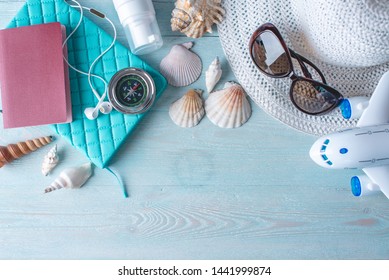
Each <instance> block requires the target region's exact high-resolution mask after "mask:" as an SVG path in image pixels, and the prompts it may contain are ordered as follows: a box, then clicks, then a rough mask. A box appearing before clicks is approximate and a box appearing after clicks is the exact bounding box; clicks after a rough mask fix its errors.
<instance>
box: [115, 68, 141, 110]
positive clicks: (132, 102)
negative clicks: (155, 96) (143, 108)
mask: <svg viewBox="0 0 389 280" xmlns="http://www.w3.org/2000/svg"><path fill="white" fill-rule="evenodd" d="M116 94H117V97H118V102H120V103H121V104H123V105H124V106H128V107H137V106H139V105H140V104H141V103H143V102H144V100H145V98H146V95H147V85H146V83H145V81H144V79H143V78H141V77H139V76H138V75H128V76H124V77H123V78H121V79H120V80H119V81H118V83H117V86H116Z"/></svg>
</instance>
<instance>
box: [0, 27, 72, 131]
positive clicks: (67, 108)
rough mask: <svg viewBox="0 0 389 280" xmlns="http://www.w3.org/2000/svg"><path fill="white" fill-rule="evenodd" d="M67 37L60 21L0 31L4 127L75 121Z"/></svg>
mask: <svg viewBox="0 0 389 280" xmlns="http://www.w3.org/2000/svg"><path fill="white" fill-rule="evenodd" d="M64 36H66V31H65V28H64V27H62V26H61V24H60V23H58V22H54V23H48V24H38V25H32V26H26V27H18V28H10V29H4V30H0V89H1V100H2V110H3V122H4V128H13V127H23V126H35V125H43V124H55V123H67V122H71V121H72V110H71V100H70V93H69V77H68V67H67V65H66V63H65V61H64V60H63V57H62V42H63V40H64ZM65 53H67V51H66V49H65Z"/></svg>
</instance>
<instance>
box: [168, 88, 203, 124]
mask: <svg viewBox="0 0 389 280" xmlns="http://www.w3.org/2000/svg"><path fill="white" fill-rule="evenodd" d="M202 93H203V91H202V90H200V89H191V90H189V91H188V92H187V93H186V94H185V95H184V96H183V97H181V98H180V99H178V100H177V101H175V102H173V103H172V105H171V106H170V108H169V115H170V118H171V119H172V121H173V122H174V123H175V124H176V125H178V126H181V127H193V126H196V125H197V124H198V123H199V122H200V120H201V119H202V118H203V117H204V114H205V111H204V106H203V100H202V99H201V94H202Z"/></svg>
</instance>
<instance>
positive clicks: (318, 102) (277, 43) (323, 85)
mask: <svg viewBox="0 0 389 280" xmlns="http://www.w3.org/2000/svg"><path fill="white" fill-rule="evenodd" d="M249 48H250V57H251V59H252V60H253V62H254V63H255V65H256V66H257V67H258V69H259V70H260V71H261V72H262V73H264V74H265V75H267V76H269V77H272V78H285V77H289V78H290V79H291V80H292V84H291V86H290V91H289V96H290V99H291V101H292V103H293V104H294V106H296V108H297V109H299V110H300V111H302V112H304V113H306V114H309V115H321V114H325V113H327V112H329V111H331V110H333V109H334V108H336V107H337V106H338V105H339V104H340V103H341V102H342V100H343V96H342V95H341V94H340V93H339V92H338V91H337V90H336V89H334V88H332V87H330V86H328V85H327V82H326V80H325V78H324V75H323V74H322V73H321V71H320V70H319V69H318V68H317V67H316V66H315V65H314V64H313V63H312V62H310V61H309V60H308V59H306V58H305V57H303V56H302V55H299V54H298V53H296V52H294V51H293V50H291V49H289V48H288V47H287V46H286V44H285V41H284V40H283V39H282V36H281V33H280V32H279V31H278V29H277V28H276V27H275V26H274V25H273V24H271V23H265V24H264V25H261V26H260V27H259V28H258V29H257V30H256V31H255V32H254V33H253V35H252V36H251V39H250V43H249ZM292 58H294V59H296V60H297V62H298V64H299V65H300V68H301V70H302V73H303V75H304V77H303V76H299V75H298V74H297V73H296V71H295V70H294V68H293V63H292ZM306 65H309V66H311V67H312V68H313V69H315V71H316V72H317V73H318V74H319V76H320V79H321V82H319V81H316V80H313V79H312V75H311V73H310V72H309V70H308V67H307V66H306Z"/></svg>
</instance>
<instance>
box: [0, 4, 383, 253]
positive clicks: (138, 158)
mask: <svg viewBox="0 0 389 280" xmlns="http://www.w3.org/2000/svg"><path fill="white" fill-rule="evenodd" d="M23 2H24V1H21V0H12V1H4V0H0V27H1V28H3V27H5V26H6V24H7V23H8V22H9V21H10V19H11V18H12V17H13V16H14V15H15V13H16V12H17V11H18V10H19V9H20V7H21V6H22V5H23ZM80 2H81V3H82V4H83V5H85V6H89V7H95V8H96V9H98V10H101V11H102V12H104V13H106V14H107V15H108V17H109V18H111V19H112V20H113V21H114V23H115V24H116V26H117V28H118V32H119V41H120V42H121V43H123V44H125V45H127V42H126V39H125V37H124V32H123V30H122V28H121V25H120V23H119V20H118V18H117V15H116V13H115V10H114V6H113V4H112V2H111V0H104V1H97V0H96V1H92V0H89V1H86V0H80ZM154 6H155V9H156V11H157V19H158V22H159V25H160V29H161V32H162V34H163V39H164V46H163V47H162V48H161V49H160V50H158V51H156V52H154V53H152V54H150V55H144V56H142V58H143V59H144V60H145V61H147V62H148V63H149V64H151V65H152V66H154V67H155V68H157V69H158V65H159V62H160V61H161V59H162V58H163V57H164V56H165V55H166V54H167V53H168V51H169V50H170V48H171V47H172V46H173V45H174V44H178V43H183V42H186V41H189V40H190V39H188V38H186V37H185V36H184V35H182V34H180V33H175V32H172V31H171V29H170V14H171V11H172V9H173V7H174V1H172V0H158V1H154ZM99 24H100V25H101V26H102V27H103V28H104V29H105V30H106V31H107V32H111V30H110V28H109V25H107V24H106V23H104V24H101V22H100V23H99ZM214 30H215V31H214V33H213V34H208V35H207V36H205V37H203V38H200V39H196V40H194V42H195V46H194V48H193V51H194V52H196V53H198V54H199V55H200V57H201V59H202V61H203V64H204V67H203V74H202V76H201V77H200V79H199V80H198V81H197V82H195V83H194V84H192V85H191V86H189V87H185V88H173V87H170V86H169V87H168V88H167V90H166V91H165V92H164V94H163V96H162V97H161V98H160V99H159V100H158V102H157V103H156V104H155V106H154V107H153V109H152V110H151V112H150V113H149V114H148V115H147V116H146V117H145V119H144V120H143V121H142V123H141V124H140V126H139V127H138V128H137V129H136V130H135V132H134V133H133V134H132V135H131V136H130V137H129V138H128V141H127V142H126V143H125V145H124V146H123V147H122V148H121V149H120V151H119V153H118V155H117V156H116V157H115V158H114V159H113V161H112V167H113V168H114V169H116V170H117V171H118V172H119V173H120V174H121V175H122V176H123V180H124V181H125V183H126V184H127V186H128V189H129V193H130V197H129V198H128V199H125V198H123V196H122V193H121V190H120V188H119V186H117V184H116V182H115V179H114V178H113V176H112V175H111V174H109V173H108V172H107V171H105V170H100V169H97V168H96V169H95V170H94V175H93V177H92V178H91V179H90V180H89V181H88V182H87V184H86V185H85V186H84V187H83V188H82V189H80V190H59V191H56V192H53V193H49V194H43V193H42V191H43V189H44V188H45V187H46V186H47V185H48V184H50V183H51V181H52V180H53V179H54V178H55V177H56V176H57V175H58V174H59V173H60V171H61V170H62V169H63V168H65V167H68V166H74V165H78V164H81V163H84V162H86V161H87V160H86V158H84V157H83V156H82V155H81V154H80V153H79V152H78V151H76V150H75V149H74V148H73V147H72V146H70V145H69V144H68V143H67V142H66V141H65V140H63V139H57V140H56V143H57V145H58V148H59V150H60V156H61V162H60V165H59V166H58V167H57V168H56V169H55V170H54V172H53V174H52V175H51V176H49V177H43V176H42V175H41V173H40V166H41V162H42V159H43V156H44V155H45V154H46V153H47V151H48V149H49V147H45V148H43V149H40V150H38V151H36V152H34V153H33V154H31V155H28V156H25V157H24V158H22V159H20V160H18V161H15V162H13V163H12V164H10V165H7V166H5V167H3V168H2V169H1V170H0V258H1V259H387V258H388V257H389V201H388V199H387V198H386V197H385V196H384V195H382V194H379V195H375V196H370V197H363V198H355V197H353V196H352V194H351V192H350V187H349V180H350V176H353V175H355V174H361V171H359V170H354V171H343V170H338V171H332V170H326V169H323V168H321V167H319V166H316V165H315V164H314V163H313V162H312V161H311V160H310V158H309V155H308V152H309V149H310V146H311V145H312V144H313V142H314V141H315V137H314V136H311V135H307V134H304V133H301V132H298V131H295V130H293V129H291V128H289V127H287V126H285V125H284V124H281V123H279V122H278V121H277V120H275V119H273V118H272V117H270V116H268V115H267V114H265V113H264V112H263V111H262V110H261V109H260V108H259V107H257V106H256V105H255V104H254V103H253V102H251V104H252V107H253V114H252V117H251V119H250V120H249V121H248V122H247V123H246V124H245V125H243V126H242V127H241V128H238V129H222V128H219V127H216V126H215V125H213V124H212V123H211V122H210V121H209V120H208V119H207V118H206V117H205V118H204V119H203V120H202V121H201V123H200V124H199V125H198V126H197V127H195V128H191V129H183V128H180V127H177V126H176V125H175V124H173V122H172V121H171V120H170V118H169V115H168V108H169V105H170V104H171V103H172V102H173V101H174V100H176V99H177V98H178V97H180V96H181V95H182V94H183V93H185V92H186V91H187V90H188V89H189V88H202V89H205V83H204V72H205V70H206V68H207V67H208V65H209V64H210V63H211V61H212V60H213V59H214V58H215V57H216V56H219V57H220V59H221V62H222V68H223V77H222V80H221V82H220V83H219V84H218V87H221V86H222V85H223V84H224V82H226V81H229V80H235V77H234V74H233V73H232V71H231V69H230V68H229V65H228V62H227V60H226V58H225V56H224V53H223V50H222V48H221V45H220V41H219V38H218V35H217V32H216V27H214ZM204 97H205V98H206V97H207V94H205V96H204ZM0 118H1V116H0ZM45 134H51V130H50V129H48V128H47V127H34V128H23V129H8V130H4V129H2V128H0V145H5V144H8V143H12V142H18V141H21V140H26V139H29V138H34V137H37V136H42V135H45Z"/></svg>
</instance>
